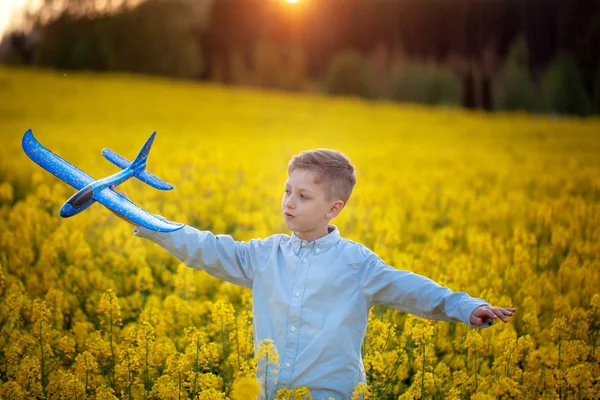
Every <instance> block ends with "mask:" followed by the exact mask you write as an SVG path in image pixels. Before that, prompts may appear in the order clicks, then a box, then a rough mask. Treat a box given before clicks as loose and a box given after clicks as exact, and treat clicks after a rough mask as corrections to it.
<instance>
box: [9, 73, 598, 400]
mask: <svg viewBox="0 0 600 400" xmlns="http://www.w3.org/2000/svg"><path fill="white" fill-rule="evenodd" d="M29 128H32V129H33V133H34V135H35V136H36V137H37V138H38V140H39V141H40V142H41V143H42V144H43V145H45V146H46V147H48V148H49V149H50V150H52V151H53V152H55V153H57V154H58V155H60V156H62V157H64V158H65V159H67V160H69V161H70V162H72V163H73V164H75V165H77V166H78V167H79V168H81V169H82V170H84V171H86V172H87V173H89V174H90V175H91V176H93V177H94V178H101V177H104V176H107V175H110V174H112V173H114V172H116V171H117V168H116V167H114V166H113V165H112V164H110V163H109V162H107V161H106V160H105V159H104V158H103V157H102V155H101V154H100V152H101V150H102V148H104V147H109V148H110V149H112V150H114V151H115V152H117V153H119V154H121V155H122V156H123V157H125V158H128V159H132V158H133V157H135V155H136V154H137V152H138V151H139V149H140V147H141V146H142V144H143V142H144V140H145V139H146V138H147V137H148V136H149V135H150V133H152V132H153V131H154V130H156V131H157V136H156V140H155V143H154V146H153V149H152V151H151V153H150V156H149V159H148V170H149V171H150V172H152V173H154V174H155V175H157V176H159V177H160V178H163V179H164V180H166V181H168V182H170V183H173V184H174V185H175V189H174V190H173V191H170V192H160V191H158V190H155V189H153V188H151V187H149V186H147V185H145V184H143V183H142V182H140V181H134V180H130V181H128V182H125V183H124V184H123V185H122V186H120V187H119V190H123V191H125V192H127V194H128V196H129V197H130V198H131V199H132V200H133V201H135V202H136V203H138V204H139V205H141V206H142V207H143V208H145V209H146V210H148V211H150V212H152V213H155V214H160V215H163V216H164V217H166V218H168V219H170V220H173V221H178V222H184V223H187V224H190V225H192V226H194V227H196V228H199V229H208V230H211V231H213V232H214V233H228V234H231V235H232V236H233V237H234V238H236V239H238V240H249V239H250V238H254V237H266V236H268V235H271V234H274V233H279V232H285V225H284V223H283V220H282V218H281V214H280V201H281V196H282V194H283V184H284V181H285V178H286V167H287V161H288V160H289V158H290V157H291V156H293V155H294V154H296V153H298V152H300V151H301V150H304V149H308V148H317V147H325V148H335V149H338V150H341V151H343V152H344V153H346V154H347V155H348V156H349V157H350V159H351V160H352V162H353V163H354V165H355V166H356V169H357V186H356V189H355V191H354V194H353V195H352V197H351V199H350V201H349V203H348V205H347V207H346V208H345V209H344V211H343V212H342V214H341V215H340V216H339V217H338V218H337V219H335V220H333V221H332V223H334V224H336V225H337V226H338V227H339V229H340V232H341V234H342V236H344V237H347V238H349V239H352V240H355V241H358V242H361V243H363V244H364V245H366V246H367V247H369V248H371V249H372V250H374V251H375V252H376V253H378V254H379V255H380V256H381V257H382V258H383V259H384V260H385V261H386V262H387V263H388V264H390V265H393V266H395V267H396V268H399V269H408V270H411V271H414V272H417V273H420V274H423V275H426V276H428V277H430V278H432V279H434V280H436V281H437V282H439V283H440V284H442V285H445V286H448V287H450V288H451V289H453V290H456V291H466V292H468V293H469V294H470V295H472V296H475V297H482V298H485V299H486V300H487V301H489V302H490V303H491V304H492V305H496V306H502V307H510V306H515V307H517V313H516V314H515V315H514V316H513V317H512V318H511V320H510V322H509V323H508V324H503V323H501V322H500V321H498V322H496V323H495V324H494V326H492V327H491V328H488V329H483V330H475V329H470V328H468V327H467V326H466V325H464V324H459V323H448V322H434V321H427V320H423V319H421V318H417V317H413V316H411V315H407V314H405V313H403V312H400V311H398V310H394V309H391V308H385V307H379V306H377V307H375V308H374V309H373V310H372V314H371V317H370V324H369V331H368V334H367V338H366V340H365V342H364V345H363V357H364V363H365V369H366V373H367V377H368V381H369V386H368V387H358V388H357V389H356V391H355V398H357V399H358V398H360V397H361V396H362V397H365V398H373V399H422V398H434V399H442V398H448V399H473V400H474V399H478V400H483V399H492V398H504V399H509V398H527V399H542V398H543V399H559V398H560V399H567V398H573V399H592V398H600V381H599V380H598V376H600V335H599V332H600V120H599V119H587V120H579V119H567V118H562V117H553V116H535V115H534V116H532V115H524V114H505V115H502V114H486V113H477V112H465V111H462V110H457V109H428V108H424V107H418V106H398V105H396V104H392V103H384V102H380V103H378V102H363V101H360V100H352V99H341V98H336V99H332V98H327V97H324V96H314V95H311V96H309V95H292V94H286V93H279V92H260V91H254V90H251V89H240V88H230V87H223V86H216V85H209V84H199V83H196V82H187V81H174V80H166V79H160V78H148V77H140V76H131V75H125V74H123V75H119V74H117V75H114V74H111V75H97V74H91V73H70V72H66V73H65V72H50V71H36V70H12V69H0V140H1V143H2V146H1V147H0V272H1V273H0V398H3V399H32V398H51V399H76V398H77V399H84V398H98V399H111V398H115V397H117V398H124V399H151V398H154V399H183V398H190V399H192V398H193V399H202V400H208V399H226V398H230V399H251V398H255V396H256V393H257V392H258V390H259V388H258V383H257V382H256V381H254V379H253V378H252V377H253V376H254V373H255V372H254V371H255V368H256V365H257V362H258V364H259V366H261V367H268V368H269V373H271V371H273V370H274V371H275V372H277V368H278V362H277V357H276V354H277V349H275V348H273V345H272V343H268V342H265V343H263V342H261V343H260V344H257V345H258V347H259V351H258V353H257V355H258V356H259V357H260V358H262V359H260V360H255V359H254V358H253V355H254V347H253V346H254V344H253V343H252V318H251V307H252V305H251V298H250V292H249V291H248V290H247V289H244V288H240V287H236V286H233V285H231V284H229V283H224V282H221V281H218V280H216V279H214V278H212V277H210V276H208V275H207V274H206V273H204V272H201V271H195V270H192V269H190V268H187V267H185V266H184V265H183V264H181V263H180V262H179V261H178V260H177V259H175V258H174V257H173V256H171V255H170V254H169V253H167V252H165V251H164V250H162V249H161V248H159V247H158V246H157V245H155V244H153V243H151V242H149V241H147V240H144V239H140V238H137V237H134V235H133V228H132V226H131V225H129V224H127V223H125V222H124V221H122V220H120V219H118V218H117V217H115V216H114V215H113V214H112V213H111V212H109V211H108V210H107V209H105V208H104V207H102V206H101V205H99V204H96V205H94V206H92V207H91V208H90V209H89V210H87V211H85V212H84V213H82V214H80V215H77V216H74V217H72V218H70V219H62V218H60V216H59V213H58V212H59V209H60V207H61V205H62V204H63V203H64V201H65V200H66V199H68V198H69V197H70V196H71V195H72V194H73V193H74V189H72V188H71V187H70V186H68V185H67V184H65V183H63V182H62V181H60V180H58V179H57V178H55V177H54V176H52V175H50V174H49V173H48V172H46V171H44V170H43V169H41V168H40V167H38V166H37V165H36V164H34V163H33V162H32V161H31V160H30V159H29V158H28V157H27V156H26V155H25V154H24V152H23V151H22V149H21V138H22V137H23V134H24V133H25V131H26V130H27V129H29ZM279 398H281V399H299V398H302V399H308V398H311V397H310V392H309V391H308V390H307V389H306V388H296V389H293V390H282V391H281V392H280V395H279Z"/></svg>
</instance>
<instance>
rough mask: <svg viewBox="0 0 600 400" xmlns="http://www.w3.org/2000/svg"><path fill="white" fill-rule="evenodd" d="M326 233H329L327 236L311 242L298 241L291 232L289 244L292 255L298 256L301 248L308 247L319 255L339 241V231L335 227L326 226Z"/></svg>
mask: <svg viewBox="0 0 600 400" xmlns="http://www.w3.org/2000/svg"><path fill="white" fill-rule="evenodd" d="M327 231H328V232H329V233H328V234H327V235H325V236H323V237H320V238H318V239H316V240H313V241H312V242H309V241H308V240H303V239H300V238H299V237H298V236H296V234H295V233H294V232H292V239H291V242H292V249H293V250H294V253H296V254H298V253H299V252H300V249H301V248H302V247H308V248H311V249H314V251H315V252H316V253H320V252H321V251H324V250H326V249H328V248H330V247H331V246H332V245H334V244H336V243H337V242H338V241H339V240H340V231H339V229H338V228H337V226H335V225H332V224H329V225H327Z"/></svg>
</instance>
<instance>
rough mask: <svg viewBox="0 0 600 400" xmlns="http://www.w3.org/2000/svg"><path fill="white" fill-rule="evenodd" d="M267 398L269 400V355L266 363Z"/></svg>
mask: <svg viewBox="0 0 600 400" xmlns="http://www.w3.org/2000/svg"><path fill="white" fill-rule="evenodd" d="M265 396H266V399H267V400H269V353H267V361H266V362H265Z"/></svg>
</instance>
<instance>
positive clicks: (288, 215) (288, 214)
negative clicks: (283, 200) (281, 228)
mask: <svg viewBox="0 0 600 400" xmlns="http://www.w3.org/2000/svg"><path fill="white" fill-rule="evenodd" d="M283 215H284V216H285V217H287V218H296V217H295V216H294V215H292V214H290V213H286V212H284V213H283Z"/></svg>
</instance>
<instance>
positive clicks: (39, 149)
mask: <svg viewBox="0 0 600 400" xmlns="http://www.w3.org/2000/svg"><path fill="white" fill-rule="evenodd" d="M21 144H22V146H23V150H24V151H25V154H27V156H28V157H29V158H31V159H32V160H33V161H34V162H35V163H36V164H38V165H39V166H40V167H42V168H44V169H45V170H47V171H48V172H50V173H51V174H52V175H54V176H56V177H57V178H60V179H62V180H63V181H65V182H67V183H68V184H69V185H71V186H73V187H74V188H75V189H82V188H84V187H85V186H87V185H89V184H90V183H92V182H94V178H92V177H91V176H89V175H88V174H86V173H85V172H83V171H82V170H80V169H79V168H77V167H76V166H74V165H73V164H71V163H69V162H67V161H65V160H63V159H62V158H61V157H59V156H57V155H56V154H54V153H53V152H51V151H50V150H48V149H47V148H45V147H44V146H42V145H41V144H40V142H38V141H37V139H36V138H35V137H34V136H33V133H32V132H31V129H29V130H28V131H27V132H25V135H24V136H23V141H22V143H21Z"/></svg>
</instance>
